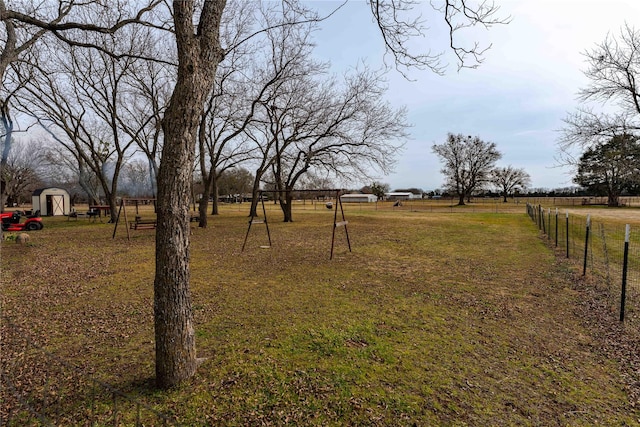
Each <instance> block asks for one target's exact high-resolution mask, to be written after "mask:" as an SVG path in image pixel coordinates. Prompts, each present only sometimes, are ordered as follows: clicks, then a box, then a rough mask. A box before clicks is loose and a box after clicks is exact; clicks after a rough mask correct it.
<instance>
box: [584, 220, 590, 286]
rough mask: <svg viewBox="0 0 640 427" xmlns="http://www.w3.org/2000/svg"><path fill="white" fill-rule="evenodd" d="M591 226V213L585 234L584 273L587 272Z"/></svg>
mask: <svg viewBox="0 0 640 427" xmlns="http://www.w3.org/2000/svg"><path fill="white" fill-rule="evenodd" d="M590 228H591V214H588V215H587V231H586V234H585V236H584V265H583V267H582V275H583V276H585V275H586V274H587V254H588V252H589V229H590Z"/></svg>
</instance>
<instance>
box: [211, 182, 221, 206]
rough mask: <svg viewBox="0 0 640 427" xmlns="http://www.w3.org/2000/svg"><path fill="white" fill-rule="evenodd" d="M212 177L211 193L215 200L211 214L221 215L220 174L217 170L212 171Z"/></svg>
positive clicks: (212, 203)
mask: <svg viewBox="0 0 640 427" xmlns="http://www.w3.org/2000/svg"><path fill="white" fill-rule="evenodd" d="M212 174H213V175H212V178H211V194H212V195H213V200H212V202H211V215H219V214H220V211H219V210H218V209H219V205H218V175H216V173H215V172H212Z"/></svg>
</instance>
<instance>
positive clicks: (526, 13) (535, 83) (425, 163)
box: [310, 0, 640, 190]
mask: <svg viewBox="0 0 640 427" xmlns="http://www.w3.org/2000/svg"><path fill="white" fill-rule="evenodd" d="M436 1H437V0H436ZM310 3H312V4H313V5H314V6H315V7H317V8H318V9H319V10H321V11H327V10H330V8H331V7H335V6H337V5H339V4H340V2H334V1H314V2H310ZM496 3H497V4H498V5H499V6H500V13H501V14H502V15H503V16H511V18H512V21H511V23H510V24H509V25H504V26H498V27H494V28H492V29H491V30H489V31H484V30H482V31H481V32H480V33H477V32H476V33H473V34H468V35H467V37H468V39H469V40H468V41H471V39H479V40H480V41H482V42H484V43H491V44H492V48H491V50H490V51H488V52H487V54H486V55H485V62H484V63H483V64H482V65H481V66H480V67H479V68H478V69H476V70H470V69H465V70H462V71H460V72H458V71H457V67H456V65H455V61H454V58H452V57H451V55H450V54H447V56H446V57H445V59H447V60H448V61H447V62H448V63H449V67H448V70H447V73H446V75H445V76H437V75H435V74H433V73H430V72H428V71H422V72H413V73H412V74H411V76H410V77H411V78H412V79H413V80H414V81H407V80H406V79H404V78H403V77H402V76H401V75H399V74H398V73H397V72H391V73H390V74H389V76H388V79H389V82H388V83H389V93H388V96H387V97H388V100H389V101H390V102H391V103H392V104H393V105H395V106H402V105H405V106H406V107H407V108H408V113H409V114H408V118H409V121H410V123H411V124H412V125H413V126H412V128H411V129H410V134H411V139H410V140H409V141H408V142H407V143H406V146H405V150H404V152H403V153H402V155H401V156H400V158H399V162H398V164H397V166H396V169H395V172H394V173H393V174H391V175H389V176H385V177H381V181H382V182H386V183H389V184H390V185H391V187H392V189H396V188H407V187H418V188H422V189H424V190H433V189H436V188H441V187H442V184H443V177H442V175H441V174H440V172H439V171H440V169H441V165H440V162H439V160H438V158H437V157H436V156H435V154H433V153H432V151H431V146H432V145H433V144H434V143H438V144H439V143H442V142H444V141H445V140H446V136H447V133H448V132H451V133H455V134H457V133H461V134H464V135H474V136H475V135H477V136H479V137H480V138H481V139H483V140H485V141H491V142H495V143H496V144H497V146H498V149H499V150H500V151H501V152H502V153H503V158H502V160H500V161H499V162H498V165H500V166H507V165H512V166H515V167H521V168H524V169H525V170H526V171H527V172H528V173H529V174H530V175H531V181H532V182H531V186H532V187H534V188H538V187H546V188H557V187H565V186H569V185H572V183H571V174H570V171H569V170H568V169H567V168H562V167H557V162H556V160H555V158H556V143H557V140H558V137H559V133H558V130H559V129H561V128H562V126H563V122H562V119H563V118H564V117H566V115H567V113H568V112H571V111H574V110H575V108H576V107H577V106H578V102H577V100H576V94H577V92H578V91H579V89H580V88H582V87H585V86H586V84H587V82H588V80H587V79H586V77H585V76H584V74H583V71H584V70H585V69H586V64H585V61H584V56H583V55H582V54H583V53H584V52H585V51H586V50H590V49H592V48H593V47H595V45H596V43H600V42H602V41H603V40H604V39H605V37H606V36H607V34H608V33H610V34H613V35H618V34H619V30H620V28H621V27H622V26H623V25H624V24H625V21H626V22H627V23H628V24H629V25H631V26H635V25H636V23H635V22H634V20H636V19H640V1H638V0H625V1H618V0H598V1H597V0H592V1H588V0H496ZM423 8H424V17H426V18H427V19H428V22H429V26H430V27H431V29H432V30H431V32H430V33H429V34H428V37H426V38H424V39H420V40H416V42H415V43H416V47H418V48H421V47H424V48H425V50H427V49H431V51H432V52H440V51H444V50H446V47H447V46H446V43H447V39H446V37H445V36H446V34H445V32H444V31H443V30H444V29H443V27H442V24H441V22H442V19H441V17H440V15H435V14H434V13H432V12H430V10H431V9H430V6H429V2H427V1H425V2H424V4H423ZM438 19H439V20H438ZM638 26H640V23H639V24H638ZM465 38H466V37H463V38H461V41H464V40H465ZM316 42H317V48H316V55H317V56H318V57H320V58H322V59H325V60H330V61H331V62H332V64H333V66H334V69H335V70H336V72H340V71H341V70H343V69H344V68H345V67H349V66H353V65H355V64H356V63H357V62H358V61H359V60H361V61H365V62H366V63H367V64H369V65H370V66H372V67H378V66H380V65H381V64H382V61H383V57H384V49H383V46H382V41H381V38H380V35H379V33H378V32H377V30H376V27H375V25H374V24H373V23H372V20H371V14H370V12H369V11H368V7H367V5H366V4H365V3H364V2H361V1H354V2H351V3H349V4H347V5H346V6H345V7H343V9H341V10H340V11H339V12H338V13H337V14H336V15H335V16H333V17H331V18H330V19H329V20H328V21H327V22H325V23H323V25H322V30H320V31H319V32H318V33H317V39H316Z"/></svg>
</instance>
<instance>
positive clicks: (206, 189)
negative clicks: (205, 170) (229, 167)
mask: <svg viewBox="0 0 640 427" xmlns="http://www.w3.org/2000/svg"><path fill="white" fill-rule="evenodd" d="M214 176H215V173H214V172H213V171H210V172H209V174H208V175H207V176H205V177H203V179H202V187H203V190H202V198H201V199H200V202H199V203H198V215H199V216H200V222H199V223H198V226H199V227H202V228H207V210H208V209H209V197H210V196H211V185H212V181H213V179H214Z"/></svg>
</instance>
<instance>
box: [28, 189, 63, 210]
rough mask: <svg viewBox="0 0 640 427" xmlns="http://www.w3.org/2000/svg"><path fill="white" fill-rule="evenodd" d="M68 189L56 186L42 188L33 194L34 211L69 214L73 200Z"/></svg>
mask: <svg viewBox="0 0 640 427" xmlns="http://www.w3.org/2000/svg"><path fill="white" fill-rule="evenodd" d="M70 200H71V199H70V197H69V193H68V192H67V190H64V189H62V188H56V187H49V188H40V189H38V190H36V191H34V192H33V194H32V195H31V204H32V207H31V208H32V209H33V211H34V212H35V211H40V215H43V216H45V215H47V216H54V215H69V211H70V210H71V201H70Z"/></svg>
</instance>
